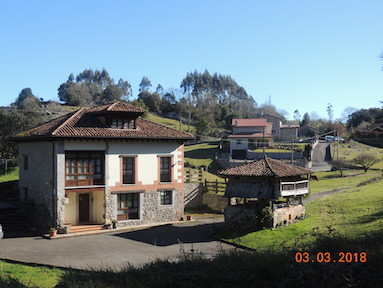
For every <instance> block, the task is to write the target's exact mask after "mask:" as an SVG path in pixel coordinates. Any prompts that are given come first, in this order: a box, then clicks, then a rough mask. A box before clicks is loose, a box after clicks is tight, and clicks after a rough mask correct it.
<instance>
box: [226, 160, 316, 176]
mask: <svg viewBox="0 0 383 288" xmlns="http://www.w3.org/2000/svg"><path fill="white" fill-rule="evenodd" d="M219 174H220V175H222V176H248V177H288V176H298V175H306V174H311V171H310V170H309V169H305V168H302V167H299V166H295V165H290V164H287V163H285V162H283V161H280V160H275V159H272V158H268V157H265V158H263V159H261V160H257V161H253V162H251V163H248V164H244V165H241V166H237V167H232V168H229V169H226V170H223V171H221V172H219Z"/></svg>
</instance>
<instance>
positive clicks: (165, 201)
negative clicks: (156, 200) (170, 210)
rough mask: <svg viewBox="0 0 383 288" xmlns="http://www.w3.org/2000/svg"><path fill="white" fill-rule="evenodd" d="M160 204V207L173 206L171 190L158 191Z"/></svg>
mask: <svg viewBox="0 0 383 288" xmlns="http://www.w3.org/2000/svg"><path fill="white" fill-rule="evenodd" d="M160 204H161V205H172V204H173V191H171V190H164V191H160Z"/></svg>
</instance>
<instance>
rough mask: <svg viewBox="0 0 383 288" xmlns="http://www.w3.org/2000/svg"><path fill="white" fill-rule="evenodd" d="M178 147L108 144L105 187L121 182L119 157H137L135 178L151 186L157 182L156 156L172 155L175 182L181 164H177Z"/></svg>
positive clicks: (172, 145)
mask: <svg viewBox="0 0 383 288" xmlns="http://www.w3.org/2000/svg"><path fill="white" fill-rule="evenodd" d="M178 147H179V145H178V144H176V143H163V142H157V143H153V142H143V143H142V142H141V143H140V142H136V143H129V144H126V143H110V144H109V149H108V152H107V153H108V154H107V155H106V160H105V161H106V162H107V163H108V167H109V179H107V183H106V185H108V186H114V185H116V183H118V182H121V164H120V156H121V155H130V154H131V155H137V158H136V161H138V165H137V167H138V171H137V175H138V176H137V177H138V181H141V182H142V184H143V185H152V184H154V181H158V180H159V179H158V171H159V167H158V156H160V155H173V164H176V165H175V166H173V167H172V169H173V171H174V173H173V178H174V179H175V180H176V179H177V176H178V168H181V165H183V163H179V162H178V160H180V155H179V153H178V151H177V148H178Z"/></svg>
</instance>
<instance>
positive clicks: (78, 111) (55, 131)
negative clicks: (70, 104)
mask: <svg viewBox="0 0 383 288" xmlns="http://www.w3.org/2000/svg"><path fill="white" fill-rule="evenodd" d="M84 109H85V108H80V109H78V110H77V111H75V112H72V113H73V115H72V116H70V117H68V119H66V120H65V121H64V122H63V123H61V125H59V126H58V127H57V128H56V129H54V130H53V131H52V132H51V135H52V136H53V135H56V133H57V132H59V130H61V128H62V127H63V126H65V125H66V124H67V123H68V122H69V120H71V119H72V118H73V117H75V116H76V115H77V114H79V113H80V112H82V111H83V110H84Z"/></svg>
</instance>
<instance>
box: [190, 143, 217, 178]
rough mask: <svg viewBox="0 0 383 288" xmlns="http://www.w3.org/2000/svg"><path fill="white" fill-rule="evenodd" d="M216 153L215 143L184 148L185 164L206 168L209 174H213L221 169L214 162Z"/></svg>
mask: <svg viewBox="0 0 383 288" xmlns="http://www.w3.org/2000/svg"><path fill="white" fill-rule="evenodd" d="M216 152H218V143H217V142H206V143H201V144H195V145H190V146H185V162H186V163H188V164H189V165H192V166H195V167H201V166H204V167H207V168H209V171H210V172H213V173H214V172H216V171H218V170H220V169H221V167H220V166H219V165H218V164H217V163H216V162H215V161H214V157H215V153H216Z"/></svg>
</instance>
